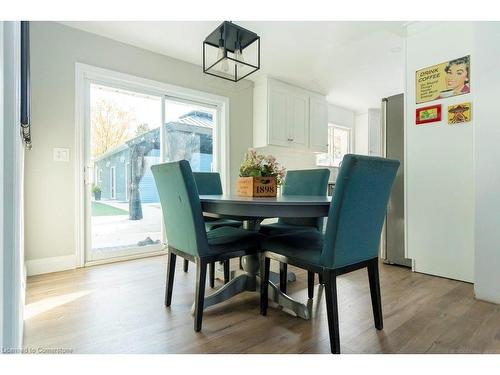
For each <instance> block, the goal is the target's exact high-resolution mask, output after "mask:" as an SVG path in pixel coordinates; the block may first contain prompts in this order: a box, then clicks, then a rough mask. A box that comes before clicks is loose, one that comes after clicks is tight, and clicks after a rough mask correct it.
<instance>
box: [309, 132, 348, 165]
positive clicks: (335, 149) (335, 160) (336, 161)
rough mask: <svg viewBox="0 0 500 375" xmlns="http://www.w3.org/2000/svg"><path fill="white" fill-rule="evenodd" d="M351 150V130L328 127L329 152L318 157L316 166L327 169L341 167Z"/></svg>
mask: <svg viewBox="0 0 500 375" xmlns="http://www.w3.org/2000/svg"><path fill="white" fill-rule="evenodd" d="M350 150H351V129H349V128H344V127H342V126H338V125H334V124H329V125H328V152H327V153H323V154H319V155H317V156H316V164H317V165H321V166H326V167H339V166H340V163H341V162H342V158H343V157H344V155H345V154H348V153H349V152H350Z"/></svg>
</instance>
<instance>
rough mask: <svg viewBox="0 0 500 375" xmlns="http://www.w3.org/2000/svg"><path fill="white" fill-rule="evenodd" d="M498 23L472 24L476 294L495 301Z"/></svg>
mask: <svg viewBox="0 0 500 375" xmlns="http://www.w3.org/2000/svg"><path fill="white" fill-rule="evenodd" d="M499 41H500V23H499V22H476V25H475V38H474V43H475V53H474V56H472V57H471V59H473V60H472V61H473V62H474V66H473V68H474V71H473V72H472V74H473V75H472V77H473V81H472V84H473V86H472V88H471V89H472V90H474V103H473V107H472V108H473V113H472V115H473V116H474V157H475V160H474V166H475V197H474V198H475V206H476V211H475V272H474V274H475V285H474V287H475V293H476V297H477V298H480V299H484V300H487V301H491V302H496V303H500V251H499V248H500V230H499V228H500V167H499V162H500V147H499V145H500V124H499V122H498V99H499V87H500V74H499V71H500V44H499Z"/></svg>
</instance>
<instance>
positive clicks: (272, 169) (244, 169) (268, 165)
mask: <svg viewBox="0 0 500 375" xmlns="http://www.w3.org/2000/svg"><path fill="white" fill-rule="evenodd" d="M285 173H286V169H285V167H283V166H282V165H280V164H279V163H278V162H277V161H276V158H275V157H274V156H272V155H268V156H265V155H262V154H258V153H257V151H255V150H253V149H249V150H248V151H247V153H246V154H245V158H244V159H243V162H242V163H241V166H240V177H276V183H277V184H278V185H281V184H282V183H283V180H284V178H285Z"/></svg>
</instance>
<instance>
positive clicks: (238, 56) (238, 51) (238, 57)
mask: <svg viewBox="0 0 500 375" xmlns="http://www.w3.org/2000/svg"><path fill="white" fill-rule="evenodd" d="M234 58H235V59H236V60H238V61H241V62H245V59H244V58H243V52H242V51H241V47H240V48H237V49H236V50H235V51H234ZM236 65H237V66H239V67H242V66H243V64H241V63H236Z"/></svg>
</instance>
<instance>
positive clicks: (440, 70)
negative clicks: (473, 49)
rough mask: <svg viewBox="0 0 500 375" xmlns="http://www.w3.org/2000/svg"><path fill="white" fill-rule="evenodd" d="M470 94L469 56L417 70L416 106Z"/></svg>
mask: <svg viewBox="0 0 500 375" xmlns="http://www.w3.org/2000/svg"><path fill="white" fill-rule="evenodd" d="M469 92H470V55H469V56H463V57H459V58H457V59H453V60H450V61H446V62H443V63H441V64H437V65H433V66H429V67H427V68H424V69H420V70H417V72H416V73H415V101H416V104H420V103H425V102H430V101H433V100H436V99H444V98H450V97H453V96H457V95H464V94H468V93H469Z"/></svg>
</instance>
